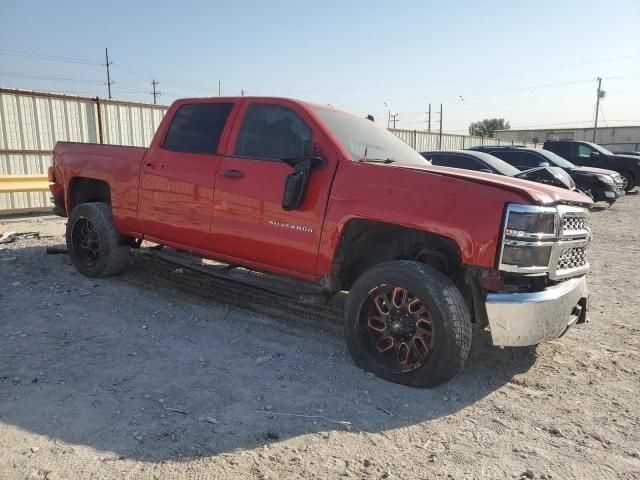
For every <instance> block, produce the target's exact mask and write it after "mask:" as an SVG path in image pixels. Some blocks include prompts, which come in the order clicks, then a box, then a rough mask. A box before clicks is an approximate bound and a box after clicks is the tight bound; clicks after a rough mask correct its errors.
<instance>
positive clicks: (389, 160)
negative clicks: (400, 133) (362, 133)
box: [361, 158, 395, 163]
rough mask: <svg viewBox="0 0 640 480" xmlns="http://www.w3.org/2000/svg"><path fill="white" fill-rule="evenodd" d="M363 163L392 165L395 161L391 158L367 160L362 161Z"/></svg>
mask: <svg viewBox="0 0 640 480" xmlns="http://www.w3.org/2000/svg"><path fill="white" fill-rule="evenodd" d="M361 161H363V162H371V163H394V162H395V160H394V159H393V158H367V159H362V160H361Z"/></svg>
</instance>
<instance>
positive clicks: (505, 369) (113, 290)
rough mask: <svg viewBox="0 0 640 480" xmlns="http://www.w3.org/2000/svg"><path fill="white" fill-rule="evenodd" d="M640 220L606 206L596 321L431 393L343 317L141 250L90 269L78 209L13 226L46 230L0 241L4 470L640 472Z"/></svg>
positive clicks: (636, 199) (477, 351)
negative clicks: (66, 217) (72, 218)
mask: <svg viewBox="0 0 640 480" xmlns="http://www.w3.org/2000/svg"><path fill="white" fill-rule="evenodd" d="M639 214H640V195H633V194H632V195H628V196H627V197H626V198H623V199H622V200H621V201H619V202H618V203H617V204H616V205H614V206H613V207H612V208H611V209H609V210H598V209H596V210H595V211H594V212H593V213H592V219H591V224H592V228H593V232H594V240H593V243H592V248H591V253H590V261H591V264H592V272H591V274H590V275H589V281H590V288H591V293H592V296H591V311H590V317H591V322H590V323H588V324H586V325H584V326H581V327H577V328H574V329H572V330H571V331H570V332H569V333H568V334H567V335H565V336H564V337H563V338H561V339H559V340H557V341H554V342H551V343H547V344H543V345H540V346H538V347H537V348H524V349H499V348H494V347H491V346H489V344H488V340H487V337H486V334H485V335H483V334H481V335H478V336H477V338H475V339H474V344H473V347H472V351H471V354H470V358H469V359H468V361H467V365H466V367H465V368H464V369H463V370H462V371H461V373H460V374H459V375H458V376H457V377H456V378H454V379H453V380H452V381H451V382H449V383H448V384H446V385H443V386H441V387H438V388H435V389H431V390H421V389H413V388H408V387H403V386H399V385H394V384H391V383H387V382H385V381H383V380H380V379H378V378H375V377H373V376H371V375H369V374H367V373H366V372H364V371H362V370H360V369H358V368H356V367H355V366H354V365H353V363H352V362H351V360H350V358H349V356H348V354H347V352H346V347H345V344H344V341H343V338H342V337H341V335H340V332H339V330H338V329H337V328H335V323H332V322H331V321H326V322H322V321H318V322H316V325H315V326H314V325H311V326H310V324H309V322H306V323H303V322H297V321H295V320H292V317H295V315H296V313H295V311H293V313H291V312H290V313H289V314H288V315H284V318H283V316H282V315H278V314H277V311H278V309H277V308H274V307H273V305H271V306H268V305H267V306H266V307H265V306H264V305H263V306H262V307H260V306H259V305H258V307H256V309H257V310H258V311H259V312H264V311H271V312H272V313H271V316H269V315H266V314H264V313H256V312H255V311H249V310H246V309H243V308H241V306H243V305H244V306H246V305H247V304H246V303H242V302H241V301H239V300H238V298H240V297H239V296H238V291H239V287H237V286H232V288H231V289H230V288H229V287H228V286H227V287H224V286H221V285H219V284H215V283H213V284H212V283H210V282H207V280H206V279H205V280H202V279H201V278H200V279H198V281H197V282H196V283H194V281H195V280H194V278H195V277H193V276H192V275H191V274H190V273H188V272H183V271H182V270H181V269H176V268H175V267H174V266H167V265H166V264H165V263H164V262H162V261H160V260H158V259H156V258H154V257H151V256H149V255H147V254H145V253H144V252H141V253H140V254H139V255H137V257H138V259H137V260H136V264H135V266H134V268H133V269H132V270H131V271H129V272H128V273H126V274H124V275H122V276H120V277H116V278H110V279H100V280H94V279H88V278H85V277H83V276H81V275H79V274H77V273H76V271H75V270H74V269H73V267H72V266H71V265H70V263H69V259H68V256H67V255H47V254H46V252H45V249H46V247H47V246H51V245H61V244H62V243H63V231H64V221H63V220H62V219H59V218H57V217H52V216H36V217H26V218H12V219H7V218H5V219H2V218H0V232H2V231H8V230H14V231H17V232H32V231H36V232H40V238H26V237H25V236H20V237H18V239H17V240H16V241H15V242H14V243H11V244H7V245H0V285H1V288H0V478H3V479H4V478H10V479H14V478H16V479H20V478H39V479H45V478H46V479H49V480H50V479H54V478H56V479H89V478H95V479H123V478H125V479H147V478H149V479H155V478H158V479H183V478H202V479H204V478H211V479H214V478H242V479H244V478H249V479H252V478H253V479H277V478H287V479H289V478H292V479H300V478H313V479H332V478H341V479H342V478H371V479H379V478H398V479H414V478H415V479H418V478H420V479H423V478H439V477H440V478H456V479H460V478H496V479H499V478H520V477H526V478H541V479H544V478H553V479H570V478H576V479H586V478H593V479H608V478H629V479H630V478H640V402H639V401H638V397H639V396H640V374H639V369H638V361H639V357H640V307H639V306H638V305H639V302H638V299H639V298H638V297H639V295H638V292H639V290H638V289H639V287H640V276H639V275H638V267H637V264H638V261H640V228H639V227H638V215H639ZM185 286H186V287H185ZM234 292H236V293H234ZM241 293H242V292H241ZM234 295H235V296H234ZM255 295H256V297H255V298H258V296H259V295H258V293H256V294H255ZM247 296H249V297H252V298H253V293H252V292H251V291H250V292H249V294H248V295H244V297H247ZM254 300H255V299H254ZM255 302H257V303H260V301H259V299H258V300H255ZM267 303H268V302H267ZM248 304H251V301H249V303H248ZM252 308H253V307H252Z"/></svg>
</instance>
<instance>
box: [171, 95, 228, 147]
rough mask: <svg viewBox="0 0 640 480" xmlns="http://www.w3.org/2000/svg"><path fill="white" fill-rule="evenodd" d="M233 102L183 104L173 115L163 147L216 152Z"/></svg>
mask: <svg viewBox="0 0 640 480" xmlns="http://www.w3.org/2000/svg"><path fill="white" fill-rule="evenodd" d="M232 108H233V104H232V103H194V104H190V105H183V106H182V107H180V108H179V109H178V111H177V112H176V113H175V115H174V116H173V120H172V121H171V125H170V126H169V131H168V132H167V136H166V137H165V139H164V145H163V147H164V148H165V149H167V150H171V151H173V152H185V153H216V152H217V151H218V143H220V136H221V135H222V130H224V125H225V123H226V122H227V117H229V112H231V109H232Z"/></svg>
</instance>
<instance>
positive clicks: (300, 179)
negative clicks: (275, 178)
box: [282, 157, 326, 211]
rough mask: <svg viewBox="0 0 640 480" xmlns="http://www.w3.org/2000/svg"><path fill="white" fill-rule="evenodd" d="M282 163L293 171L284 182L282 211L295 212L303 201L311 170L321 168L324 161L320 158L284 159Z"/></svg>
mask: <svg viewBox="0 0 640 480" xmlns="http://www.w3.org/2000/svg"><path fill="white" fill-rule="evenodd" d="M282 161H283V162H285V163H286V164H287V165H289V166H291V167H293V169H294V172H293V173H290V174H289V175H287V177H286V178H285V181H284V192H283V193H282V209H283V210H287V211H289V210H297V209H298V208H300V205H302V202H303V201H304V195H305V193H306V192H307V186H308V184H309V177H310V176H311V172H312V170H314V169H316V168H320V167H323V166H324V165H325V164H326V161H325V159H324V158H322V157H301V158H284V159H282Z"/></svg>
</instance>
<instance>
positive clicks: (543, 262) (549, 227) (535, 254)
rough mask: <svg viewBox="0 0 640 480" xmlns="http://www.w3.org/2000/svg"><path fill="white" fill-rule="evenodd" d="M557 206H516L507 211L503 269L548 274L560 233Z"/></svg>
mask: <svg viewBox="0 0 640 480" xmlns="http://www.w3.org/2000/svg"><path fill="white" fill-rule="evenodd" d="M558 219H559V217H558V210H557V209H556V208H554V207H536V206H533V205H517V204H512V205H509V206H508V208H507V214H506V219H505V229H504V239H503V247H502V253H501V256H500V269H501V270H506V271H523V272H525V273H526V272H528V273H534V274H535V273H544V272H546V271H547V270H548V268H549V260H550V258H551V252H552V250H553V242H554V240H555V238H556V236H557V234H558V228H559V224H558V221H559V220H558Z"/></svg>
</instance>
